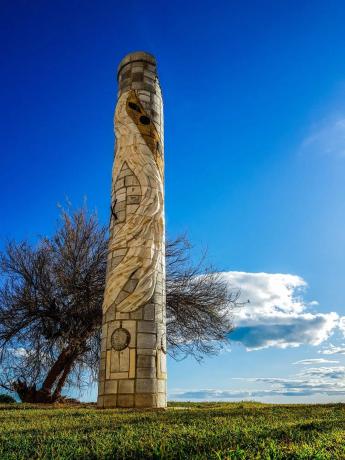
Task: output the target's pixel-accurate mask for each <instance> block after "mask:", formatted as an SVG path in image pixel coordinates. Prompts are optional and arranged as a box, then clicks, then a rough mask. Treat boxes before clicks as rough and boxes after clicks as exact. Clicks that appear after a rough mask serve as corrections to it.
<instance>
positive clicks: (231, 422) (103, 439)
mask: <svg viewBox="0 0 345 460" xmlns="http://www.w3.org/2000/svg"><path fill="white" fill-rule="evenodd" d="M0 458H1V460H2V459H15V460H19V459H38V458H39V459H84V458H85V459H127V458H128V459H129V458H145V459H146V458H147V459H150V458H167V459H185V458H193V459H330V460H334V459H345V405H342V404H330V405H286V406H283V405H265V404H257V403H214V404H213V403H200V404H196V403H194V404H193V403H171V404H170V406H169V408H168V410H166V411H158V412H152V411H145V412H139V411H134V410H133V411H131V410H104V411H100V410H97V409H95V408H93V407H69V408H51V407H47V408H46V407H40V408H34V407H32V406H26V405H20V404H6V405H2V406H0Z"/></svg>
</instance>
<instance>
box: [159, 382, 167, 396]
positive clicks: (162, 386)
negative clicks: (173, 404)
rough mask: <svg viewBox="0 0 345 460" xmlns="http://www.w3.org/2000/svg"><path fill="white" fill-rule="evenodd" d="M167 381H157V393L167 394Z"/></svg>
mask: <svg viewBox="0 0 345 460" xmlns="http://www.w3.org/2000/svg"><path fill="white" fill-rule="evenodd" d="M166 386H167V381H166V380H165V379H158V380H157V391H158V393H166Z"/></svg>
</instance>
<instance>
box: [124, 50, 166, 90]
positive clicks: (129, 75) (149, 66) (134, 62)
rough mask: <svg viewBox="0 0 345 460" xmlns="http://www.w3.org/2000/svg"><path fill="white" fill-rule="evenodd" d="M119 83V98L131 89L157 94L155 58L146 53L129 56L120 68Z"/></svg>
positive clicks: (139, 52)
mask: <svg viewBox="0 0 345 460" xmlns="http://www.w3.org/2000/svg"><path fill="white" fill-rule="evenodd" d="M117 81H118V89H119V92H118V95H119V96H120V95H121V94H122V93H124V92H125V91H128V90H131V89H135V90H146V91H149V92H150V93H156V92H157V87H156V85H157V83H158V78H157V62H156V59H155V57H154V56H153V55H152V54H150V53H146V52H145V51H136V52H134V53H129V54H127V55H126V56H125V57H124V58H123V59H122V61H121V62H120V64H119V66H118V70H117Z"/></svg>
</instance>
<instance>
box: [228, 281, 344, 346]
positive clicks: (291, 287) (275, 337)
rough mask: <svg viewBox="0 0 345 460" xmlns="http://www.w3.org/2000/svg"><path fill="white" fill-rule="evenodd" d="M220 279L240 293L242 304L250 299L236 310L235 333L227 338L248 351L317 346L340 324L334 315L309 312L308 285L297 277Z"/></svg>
mask: <svg viewBox="0 0 345 460" xmlns="http://www.w3.org/2000/svg"><path fill="white" fill-rule="evenodd" d="M223 276H224V277H225V278H226V279H227V281H228V282H229V285H230V286H232V287H237V288H239V289H240V290H241V299H242V300H243V301H245V300H247V299H249V300H250V303H246V304H244V305H243V306H242V307H239V308H238V309H236V310H235V312H234V324H235V330H234V331H233V332H232V334H231V336H230V338H231V340H232V341H235V342H240V343H242V344H243V345H244V346H245V347H246V348H247V350H259V349H263V348H268V347H278V348H287V347H298V346H300V345H302V344H309V345H319V344H321V343H322V342H324V341H325V340H327V339H328V338H329V337H330V335H331V334H332V332H333V331H334V329H335V328H336V327H338V325H339V316H338V314H337V313H335V312H329V313H317V312H314V311H313V310H311V307H312V306H315V305H316V304H315V301H314V302H312V304H313V305H312V306H311V305H310V302H306V301H304V299H303V297H302V294H303V290H304V289H305V288H306V286H307V283H306V282H305V281H304V280H303V278H301V277H300V276H297V275H291V274H280V273H277V274H271V273H246V272H227V273H224V274H223Z"/></svg>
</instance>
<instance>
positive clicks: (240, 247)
mask: <svg viewBox="0 0 345 460" xmlns="http://www.w3.org/2000/svg"><path fill="white" fill-rule="evenodd" d="M1 9H2V14H1V19H0V21H1V27H0V35H1V37H0V43H1V48H2V49H1V60H2V63H1V64H2V69H3V70H2V73H1V75H0V97H1V120H0V121H1V123H0V126H1V128H0V129H1V167H0V193H1V197H2V199H1V202H0V206H1V208H0V216H1V227H0V242H1V244H3V242H4V241H5V239H6V238H16V239H24V238H27V239H29V240H31V241H35V239H36V237H37V235H40V234H41V235H42V234H47V233H48V234H49V233H51V232H52V231H53V230H54V228H55V226H56V217H57V215H58V209H57V203H63V202H64V200H65V197H66V196H68V197H69V199H70V200H71V201H72V203H73V204H74V205H76V206H78V205H79V204H81V203H82V201H83V198H84V197H85V196H87V199H88V203H89V206H90V207H91V208H95V209H97V211H98V214H99V218H100V220H101V222H103V223H105V222H107V220H108V214H109V200H110V197H109V191H110V180H111V165H112V157H113V142H114V137H113V111H114V106H115V101H116V67H117V65H118V63H119V61H120V60H121V59H122V57H123V56H124V55H125V54H126V53H128V52H130V51H135V50H146V51H149V52H151V53H153V54H154V55H155V56H156V58H157V60H158V65H159V75H160V80H161V85H162V88H163V95H164V103H165V151H166V217H167V228H168V233H169V234H170V235H171V236H174V235H177V234H179V233H182V232H188V234H189V237H190V239H191V240H192V242H193V243H194V245H195V254H196V256H197V254H198V251H201V250H202V249H203V248H204V247H206V246H207V248H208V255H209V259H210V260H211V261H212V262H213V263H214V264H215V265H216V266H217V267H219V269H220V270H222V271H224V272H226V273H227V274H226V275H225V276H227V277H228V279H229V281H230V282H231V283H232V285H233V286H234V287H235V288H236V287H238V288H241V289H242V294H243V296H244V297H246V296H250V300H251V303H250V304H249V305H248V306H246V307H245V309H242V310H241V311H236V312H234V321H235V324H236V325H237V331H236V332H235V333H234V334H233V339H234V340H233V342H232V344H231V346H230V348H229V350H226V351H224V352H223V353H222V354H221V355H220V356H218V357H216V358H212V359H206V360H205V362H204V364H202V365H199V364H197V363H195V362H193V361H192V360H190V359H187V360H185V361H183V362H179V363H176V362H173V361H170V362H169V394H170V397H171V398H174V399H176V398H181V399H183V398H185V399H190V398H191V397H193V398H196V399H211V400H213V399H224V398H227V399H229V400H238V399H247V398H248V399H256V400H262V401H273V402H278V401H284V402H305V401H329V400H335V401H344V398H345V345H344V344H345V336H344V334H345V321H343V319H342V317H343V316H345V292H344V289H343V285H344V279H345V276H344V275H345V266H344V253H345V232H344V227H345V200H344V197H345V180H344V177H345V60H344V52H345V34H344V23H345V5H344V2H342V1H336V0H335V1H332V2H326V1H304V2H297V1H281V2H276V1H260V2H259V1H243V2H234V1H220V2H211V1H200V2H181V1H175V2H157V1H156V2H149V3H148V2H139V1H128V2H114V1H99V2H93V1H86V0H83V1H76V0H69V1H68V2H67V1H64V0H62V1H59V2H44V1H40V0H37V1H35V2H30V1H24V0H23V1H18V0H14V1H13V0H12V1H3V2H2V8H1ZM310 359H312V360H317V361H305V360H310ZM320 360H321V361H320ZM299 361H304V362H302V363H299V364H294V363H297V362H299ZM329 361H331V362H329ZM93 395H94V392H93V391H92V392H91V393H85V394H84V395H83V397H84V398H86V399H88V398H90V397H93Z"/></svg>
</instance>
